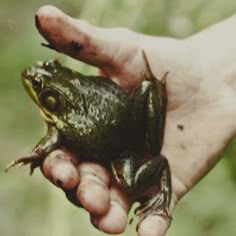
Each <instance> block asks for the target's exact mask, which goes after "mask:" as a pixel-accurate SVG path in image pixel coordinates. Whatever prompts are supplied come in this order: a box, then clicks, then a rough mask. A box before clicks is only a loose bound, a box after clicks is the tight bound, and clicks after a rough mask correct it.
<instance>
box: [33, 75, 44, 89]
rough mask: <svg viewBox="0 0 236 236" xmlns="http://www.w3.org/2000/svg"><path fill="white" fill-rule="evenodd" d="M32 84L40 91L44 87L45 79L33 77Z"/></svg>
mask: <svg viewBox="0 0 236 236" xmlns="http://www.w3.org/2000/svg"><path fill="white" fill-rule="evenodd" d="M32 86H33V88H34V90H36V91H40V90H41V89H42V88H43V81H42V80H41V79H40V78H39V77H34V78H33V79H32Z"/></svg>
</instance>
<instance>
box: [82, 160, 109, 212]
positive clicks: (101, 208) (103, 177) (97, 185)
mask: <svg viewBox="0 0 236 236" xmlns="http://www.w3.org/2000/svg"><path fill="white" fill-rule="evenodd" d="M78 172H79V175H80V184H79V187H78V189H77V199H78V201H79V202H80V203H81V204H82V205H83V207H84V208H85V209H86V210H87V211H89V212H92V213H95V214H98V215H101V214H104V213H106V212H107V211H108V209H109V207H110V193H109V189H108V185H109V181H110V178H109V174H108V172H107V171H106V169H105V168H104V167H102V166H101V165H98V164H96V163H90V162H84V163H82V164H81V165H79V167H78Z"/></svg>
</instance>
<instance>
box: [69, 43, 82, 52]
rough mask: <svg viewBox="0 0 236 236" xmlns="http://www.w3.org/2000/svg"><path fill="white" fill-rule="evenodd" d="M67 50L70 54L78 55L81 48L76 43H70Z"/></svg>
mask: <svg viewBox="0 0 236 236" xmlns="http://www.w3.org/2000/svg"><path fill="white" fill-rule="evenodd" d="M69 48H70V51H71V52H73V53H78V52H79V51H80V50H81V49H82V48H83V46H82V45H81V44H80V43H78V42H76V41H71V42H70V46H69Z"/></svg>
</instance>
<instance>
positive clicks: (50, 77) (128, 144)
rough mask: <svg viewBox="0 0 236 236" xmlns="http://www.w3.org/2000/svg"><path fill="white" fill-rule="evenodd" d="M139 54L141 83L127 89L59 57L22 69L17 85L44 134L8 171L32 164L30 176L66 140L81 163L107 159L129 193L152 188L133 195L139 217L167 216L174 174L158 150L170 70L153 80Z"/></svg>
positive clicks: (113, 173)
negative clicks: (65, 63)
mask: <svg viewBox="0 0 236 236" xmlns="http://www.w3.org/2000/svg"><path fill="white" fill-rule="evenodd" d="M142 57H143V61H144V70H143V72H142V75H141V76H142V81H141V83H140V84H139V85H138V86H137V87H136V88H135V89H133V90H132V91H131V92H127V91H125V90H124V89H122V88H121V87H120V86H119V85H118V84H116V83H115V82H113V81H112V80H111V79H110V78H105V77H101V76H87V75H83V74H81V73H79V72H77V71H75V70H72V69H69V68H67V67H65V66H63V65H61V64H60V62H59V61H58V60H48V61H45V62H40V63H37V64H36V65H35V66H31V67H29V68H27V69H25V70H24V71H23V72H22V83H23V85H24V88H25V90H26V91H27V92H28V94H29V96H30V97H31V98H32V100H33V101H34V102H35V103H36V105H37V106H38V107H39V110H40V113H41V115H42V118H43V120H44V121H45V122H46V125H47V133H46V135H45V136H44V137H43V138H42V139H41V140H40V141H39V143H38V144H37V145H36V146H35V147H34V148H33V149H32V151H31V152H30V154H28V155H26V156H24V157H22V158H19V159H17V160H15V161H13V162H11V163H10V164H9V165H8V166H7V168H6V171H8V170H9V169H10V168H11V167H13V166H15V165H19V166H23V165H27V164H29V165H30V174H32V173H33V171H34V169H35V168H36V167H38V166H40V165H41V164H42V162H43V160H44V158H45V157H46V156H47V155H48V154H49V153H50V152H52V151H53V150H55V149H57V148H60V147H61V146H62V145H63V146H64V147H66V148H67V149H68V150H70V151H72V152H75V153H76V154H77V155H78V156H79V157H80V160H81V161H82V160H90V161H95V162H101V163H102V162H104V163H109V168H110V172H111V173H112V175H113V177H114V179H115V181H116V182H117V184H118V185H119V186H120V187H121V188H122V189H123V190H124V191H125V192H126V193H127V194H129V195H130V196H140V195H142V193H143V192H145V191H146V190H147V189H149V188H152V186H157V188H158V189H159V191H158V192H157V194H155V195H154V196H150V197H147V196H146V197H140V198H139V199H138V200H139V202H140V206H139V207H138V208H137V209H136V214H137V215H139V216H140V217H141V220H143V219H144V218H146V217H147V216H148V215H150V214H152V215H155V214H156V215H161V216H163V217H167V218H169V219H171V216H170V210H169V208H170V201H171V194H172V185H171V171H170V166H169V163H168V160H167V158H166V157H165V156H164V155H162V154H161V149H162V146H163V139H164V130H165V119H166V112H167V90H166V78H167V74H168V72H166V73H164V74H163V76H162V78H161V79H158V78H156V77H155V75H154V74H153V72H152V70H151V68H150V65H149V62H148V59H147V55H146V53H145V52H144V51H142ZM147 154H149V155H147ZM141 220H140V221H141Z"/></svg>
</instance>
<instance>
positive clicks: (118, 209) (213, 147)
mask: <svg viewBox="0 0 236 236" xmlns="http://www.w3.org/2000/svg"><path fill="white" fill-rule="evenodd" d="M232 21H235V18H231V19H229V20H228V21H225V22H223V23H221V24H218V25H216V26H214V27H211V28H209V29H208V30H206V31H203V32H201V33H199V34H197V35H194V36H192V37H189V38H187V39H184V40H176V39H170V38H160V37H151V36H146V35H142V34H138V33H135V32H132V31H130V30H127V29H121V28H117V29H103V28H98V27H95V26H92V25H90V24H88V23H86V22H84V21H81V20H76V19H73V18H70V17H69V16H67V15H65V14H63V13H62V12H61V11H59V10H58V9H56V8H54V7H51V6H45V7H42V8H40V9H39V10H38V12H37V17H36V25H37V28H38V30H39V32H40V33H41V34H42V35H43V37H45V39H46V40H47V41H48V42H49V44H50V45H51V46H52V47H53V48H54V49H56V50H57V51H60V52H62V53H65V54H68V55H70V56H72V57H74V58H76V59H79V60H81V61H84V62H86V63H88V64H91V65H95V66H97V67H98V68H99V69H100V70H101V71H102V73H103V74H104V75H106V76H108V77H111V78H113V79H114V80H115V81H116V82H117V83H118V84H120V86H122V87H123V88H124V89H126V90H127V91H129V90H131V89H132V88H134V87H135V86H136V85H137V84H139V83H140V82H141V80H142V72H143V70H144V63H143V58H142V50H144V51H145V53H146V54H147V57H148V60H149V63H150V66H151V68H152V71H153V72H154V74H155V75H156V76H157V77H158V78H161V76H162V75H163V74H164V73H165V72H166V71H169V72H170V73H169V76H168V79H167V93H168V112H167V118H166V128H165V139H164V145H163V148H162V154H164V155H165V156H166V157H167V158H168V160H169V163H170V167H171V172H172V185H173V194H172V202H171V210H172V211H173V209H174V207H175V205H176V204H177V202H178V201H179V200H180V199H181V197H182V196H184V195H185V194H186V193H187V192H188V191H189V190H191V188H192V187H193V186H194V185H195V184H196V183H197V182H198V181H199V180H200V179H201V178H202V177H203V176H204V175H205V174H206V173H207V172H208V171H209V170H210V169H211V168H212V167H213V166H214V165H215V164H216V163H217V161H218V160H219V158H220V155H221V153H222V152H223V150H224V148H225V147H226V145H227V144H228V142H229V141H230V140H231V139H232V137H233V136H234V134H235V131H236V129H235V125H234V121H235V118H236V117H235V116H236V109H235V108H234V106H233V104H232V101H233V100H234V99H235V98H236V93H235V89H236V84H235V83H234V78H233V77H234V75H235V74H236V69H235V68H236V67H235V65H234V64H233V62H234V61H235V55H236V49H235V48H234V47H233V45H234V42H235V37H236V33H235V35H233V36H232V35H231V37H227V33H228V34H229V35H230V34H231V29H232V28H231V27H229V25H230V24H232ZM222 32H223V33H222ZM222 42H224V44H225V46H224V50H219V49H220V47H222ZM231 46H232V47H231ZM74 159H76V158H75V157H74V156H73V154H70V153H69V152H68V151H66V150H56V151H54V152H52V153H51V154H50V155H49V156H48V157H47V158H46V159H45V161H44V164H43V166H42V171H43V173H44V175H45V176H46V177H47V178H48V179H49V180H50V181H51V182H53V183H54V184H56V185H58V186H60V187H61V188H62V189H64V190H65V192H66V193H67V196H68V198H69V199H70V200H71V201H72V202H74V203H76V202H77V204H81V205H82V206H83V207H84V208H85V209H86V210H87V211H88V212H89V213H90V214H91V221H92V223H93V224H94V225H96V227H98V228H99V229H100V230H102V231H104V232H107V233H120V232H122V231H123V230H124V229H125V227H126V224H127V213H128V211H129V209H130V207H131V205H132V203H133V201H134V200H133V199H130V198H129V197H128V196H126V194H125V193H124V192H122V190H120V189H119V188H118V187H117V186H116V185H115V184H114V183H111V180H110V176H109V174H108V172H107V170H106V169H105V168H104V167H103V166H101V165H98V164H95V163H89V162H86V163H79V165H78V166H75V165H74V164H73V163H74V161H73V160H74ZM168 226H169V223H168V222H167V221H166V219H164V218H162V217H161V216H148V217H147V218H145V219H144V220H143V221H142V222H141V224H140V227H139V230H138V233H139V235H140V236H145V235H148V236H152V235H158V236H163V235H165V232H166V231H167V229H168Z"/></svg>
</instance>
